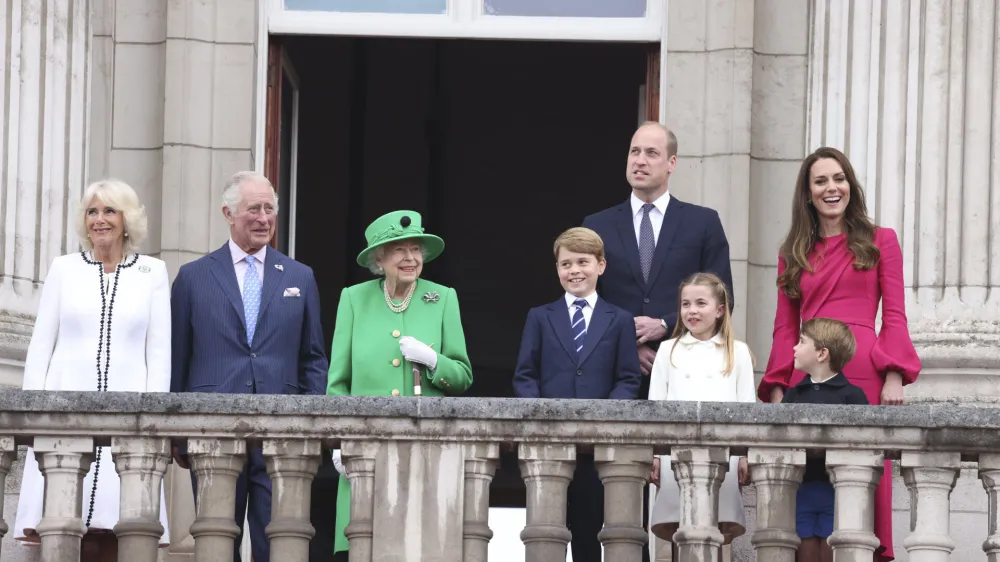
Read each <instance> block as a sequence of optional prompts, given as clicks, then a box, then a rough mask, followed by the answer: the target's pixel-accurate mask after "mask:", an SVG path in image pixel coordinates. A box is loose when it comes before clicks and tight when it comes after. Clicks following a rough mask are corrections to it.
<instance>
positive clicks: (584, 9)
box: [262, 0, 687, 43]
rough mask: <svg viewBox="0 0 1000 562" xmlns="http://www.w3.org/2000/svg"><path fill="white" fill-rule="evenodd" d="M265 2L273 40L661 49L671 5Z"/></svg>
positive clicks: (556, 0)
mask: <svg viewBox="0 0 1000 562" xmlns="http://www.w3.org/2000/svg"><path fill="white" fill-rule="evenodd" d="M262 1H264V2H265V3H266V4H267V8H268V13H267V32H268V33H271V34H285V35H347V36H368V37H428V38H454V39H512V40H552V41H627V42H649V43H654V42H659V41H662V40H663V39H664V37H663V36H664V35H665V34H666V32H665V29H666V25H665V24H666V22H665V13H666V4H667V2H668V1H669V0H613V1H609V0H262ZM679 1H687V0H679Z"/></svg>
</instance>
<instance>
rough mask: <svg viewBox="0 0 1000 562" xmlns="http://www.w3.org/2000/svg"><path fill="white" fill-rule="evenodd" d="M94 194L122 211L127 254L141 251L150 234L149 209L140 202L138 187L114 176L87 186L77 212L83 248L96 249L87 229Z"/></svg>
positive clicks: (108, 204) (123, 246)
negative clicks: (140, 247) (140, 246)
mask: <svg viewBox="0 0 1000 562" xmlns="http://www.w3.org/2000/svg"><path fill="white" fill-rule="evenodd" d="M94 198H97V200H98V201H100V202H101V203H103V204H104V205H105V206H107V207H111V208H112V209H115V210H116V211H118V212H120V213H121V214H122V222H123V223H124V227H125V232H124V241H123V244H122V251H123V252H124V253H126V254H134V253H138V251H139V245H140V244H142V242H143V240H145V239H146V234H147V224H146V210H145V209H144V208H143V206H142V204H141V203H139V196H138V195H136V193H135V190H134V189H132V188H131V187H130V186H129V185H128V184H127V183H125V182H123V181H121V180H116V179H111V178H108V179H103V180H98V181H95V182H94V183H92V184H90V185H88V186H87V189H84V190H83V197H81V198H80V208H79V209H77V213H76V235H77V237H78V238H79V239H80V245H81V246H83V249H84V250H93V249H94V244H93V243H92V242H91V241H90V237H89V236H88V234H89V232H88V231H87V209H88V208H90V202H91V201H93V200H94Z"/></svg>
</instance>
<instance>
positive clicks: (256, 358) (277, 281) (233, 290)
mask: <svg viewBox="0 0 1000 562" xmlns="http://www.w3.org/2000/svg"><path fill="white" fill-rule="evenodd" d="M264 261H265V263H264V284H263V289H262V292H261V302H260V310H259V312H258V314H257V328H256V331H255V332H254V337H253V344H252V345H249V344H247V332H246V319H245V318H244V313H243V298H242V296H241V295H240V288H239V284H238V283H237V281H236V269H235V268H234V267H233V260H232V254H231V253H230V251H229V244H228V243H226V244H224V245H223V246H222V247H221V248H219V249H218V250H216V251H214V252H212V253H210V254H208V255H206V256H203V257H201V258H199V259H197V260H195V261H193V262H191V263H188V264H185V265H183V266H181V269H180V271H179V272H178V273H177V278H176V279H175V280H174V284H173V290H172V294H171V299H170V307H171V318H172V322H171V324H172V326H171V330H172V336H173V337H172V340H173V341H172V348H173V349H172V360H171V371H172V372H171V381H170V391H171V392H215V393H222V394H247V393H255V394H325V393H326V374H327V370H328V366H329V365H328V362H327V357H326V351H325V344H324V342H323V328H322V326H321V324H320V308H319V290H318V288H317V287H316V279H315V277H313V272H312V269H311V268H309V267H308V266H305V265H303V264H301V263H299V262H297V261H295V260H293V259H291V258H289V257H288V256H286V255H283V254H282V253H280V252H278V251H277V250H274V249H273V248H268V249H267V254H266V256H265V258H264ZM289 288H298V289H299V296H298V297H292V296H284V294H285V290H286V289H289Z"/></svg>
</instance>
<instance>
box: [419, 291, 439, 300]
mask: <svg viewBox="0 0 1000 562" xmlns="http://www.w3.org/2000/svg"><path fill="white" fill-rule="evenodd" d="M422 298H423V299H424V302H426V303H432V302H437V301H439V300H441V295H439V294H438V292H437V291H427V292H426V293H424V296H423V297H422Z"/></svg>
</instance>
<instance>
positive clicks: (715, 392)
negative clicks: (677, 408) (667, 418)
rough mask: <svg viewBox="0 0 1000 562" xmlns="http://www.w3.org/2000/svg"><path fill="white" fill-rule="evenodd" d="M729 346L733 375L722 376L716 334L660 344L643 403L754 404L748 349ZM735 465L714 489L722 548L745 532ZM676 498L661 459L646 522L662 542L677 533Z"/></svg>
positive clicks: (720, 349) (670, 472)
mask: <svg viewBox="0 0 1000 562" xmlns="http://www.w3.org/2000/svg"><path fill="white" fill-rule="evenodd" d="M675 342H676V344H677V345H676V346H675V345H674V343H675ZM734 344H735V345H734V350H733V351H734V353H733V355H734V360H733V370H732V372H731V373H729V374H728V375H725V374H723V370H724V369H725V365H726V352H725V349H726V346H725V342H724V341H723V339H722V337H721V336H720V335H718V334H716V335H715V336H714V337H713V338H712V339H710V340H707V341H701V340H698V339H697V338H695V337H694V336H692V335H691V334H690V333H688V334H685V335H684V336H681V338H680V339H671V340H667V341H665V342H663V343H662V344H660V349H659V350H658V351H657V352H656V359H654V360H653V369H652V372H651V373H650V381H649V399H650V400H687V401H696V402H756V401H757V396H756V392H757V387H756V382H755V380H754V375H753V359H752V355H751V354H750V348H749V347H747V345H746V344H745V343H743V342H741V341H736V342H734ZM671 350H673V356H672V357H671ZM738 465H739V459H738V458H736V457H732V458H731V459H730V463H729V472H727V473H726V477H725V480H724V481H723V482H722V486H721V489H720V490H719V530H720V531H722V534H723V538H724V540H725V544H729V543H730V542H732V540H733V539H734V538H736V537H738V536H740V535H742V534H743V533H745V532H746V516H745V514H744V511H743V497H742V495H741V493H740V488H739V477H738V474H737V470H738ZM679 496H680V489H679V488H678V487H677V480H676V479H675V477H674V473H673V470H672V469H671V467H670V456H669V455H664V456H661V457H660V489H659V490H657V493H656V494H655V500H652V499H651V502H652V503H653V506H652V508H651V511H650V518H649V520H650V522H651V524H652V523H658V524H657V525H656V527H654V528H653V529H651V531H652V532H653V534H655V535H657V536H658V537H660V538H663V539H665V540H670V539H669V538H670V537H672V536H673V534H674V532H675V531H676V530H677V524H678V522H679V520H680V499H679ZM650 497H651V498H652V497H653V495H651V496H650Z"/></svg>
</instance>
